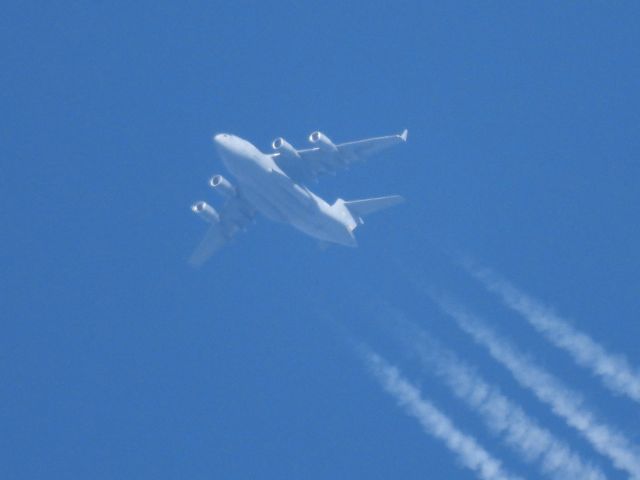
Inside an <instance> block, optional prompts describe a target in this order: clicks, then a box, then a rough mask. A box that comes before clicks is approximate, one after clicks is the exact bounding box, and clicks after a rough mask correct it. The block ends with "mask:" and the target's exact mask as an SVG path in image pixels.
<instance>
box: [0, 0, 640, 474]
mask: <svg viewBox="0 0 640 480" xmlns="http://www.w3.org/2000/svg"><path fill="white" fill-rule="evenodd" d="M639 24H640V7H639V6H638V4H637V3H636V2H616V3H615V5H613V4H611V5H610V4H608V3H604V2H600V3H596V2H585V3H583V4H575V3H571V4H569V3H567V4H562V5H561V4H559V3H558V2H548V3H539V2H531V3H529V4H526V3H521V2H518V3H513V2H489V3H486V2H485V3H483V4H478V3H477V2H455V3H454V2H450V3H447V4H445V3H444V2H443V3H439V4H428V3H426V2H387V3H383V2H347V3H346V4H345V2H331V1H329V2H322V3H318V2H224V3H223V2H215V1H214V2H198V1H187V2H164V1H154V2H133V3H131V2H108V3H105V2H102V3H98V2H87V3H84V2H63V3H62V4H56V3H54V2H31V3H26V2H11V3H8V4H5V5H4V6H3V15H2V19H1V20H0V28H1V29H0V36H1V38H0V40H1V44H2V46H1V47H0V48H1V49H2V52H3V53H2V67H1V69H0V86H1V87H2V88H1V89H0V102H1V103H0V105H1V112H2V115H0V132H1V139H0V161H1V166H2V168H1V170H0V201H1V203H0V220H1V225H2V230H1V233H0V254H1V258H2V262H1V265H2V270H1V272H0V273H1V279H0V314H1V323H0V325H1V328H2V330H1V332H0V383H1V385H0V431H1V432H2V433H1V434H0V465H2V466H1V467H0V468H1V470H2V471H1V473H0V475H1V476H2V478H7V479H31V478H64V479H67V478H68V479H75V478H95V479H101V478H105V479H107V478H154V479H158V478H167V479H169V478H197V479H200V478H202V479H204V478H380V479H382V478H416V479H417V478H427V477H428V478H443V479H444V478H447V479H449V478H461V479H466V478H473V475H472V474H471V473H469V472H468V471H466V470H463V469H460V468H459V467H458V466H457V465H456V461H455V460H454V458H453V457H452V456H451V455H450V454H449V453H447V451H446V450H445V449H444V447H443V446H442V445H441V444H440V443H439V442H438V441H436V440H434V439H432V438H431V437H428V436H425V435H424V434H423V432H422V431H421V430H420V427H419V426H418V425H417V423H416V422H415V421H414V420H413V419H411V418H409V417H407V416H405V415H404V414H403V413H402V412H401V410H400V409H398V408H397V407H396V406H395V405H394V401H393V400H392V399H391V398H389V397H388V396H387V395H386V394H385V393H384V392H383V391H382V390H381V389H380V388H379V386H378V385H376V383H375V381H372V379H371V378H370V376H368V375H367V373H366V370H365V369H364V368H363V366H362V365H361V363H360V362H359V360H358V359H357V357H356V356H355V355H354V354H353V349H352V347H351V344H350V343H349V340H348V339H351V338H353V339H356V340H366V341H368V342H370V343H371V344H372V345H373V346H374V347H375V348H377V349H379V350H380V352H381V353H383V354H385V355H388V356H389V359H390V360H391V361H393V362H398V363H399V364H400V365H401V366H402V368H403V371H406V373H407V375H408V377H409V378H410V379H411V380H413V381H416V382H417V383H418V384H419V385H420V386H421V387H422V389H423V392H424V394H425V396H428V397H429V398H430V399H431V400H433V402H434V403H435V404H436V405H437V406H439V407H440V408H441V409H442V410H443V411H444V412H445V413H446V414H447V415H449V416H450V417H451V418H452V419H453V421H454V422H455V423H456V425H458V426H459V427H460V428H462V429H463V430H465V431H467V432H469V433H471V434H473V435H474V436H476V437H477V438H478V440H479V441H481V442H482V443H483V444H484V445H485V446H486V447H487V449H488V450H489V451H491V452H492V454H494V455H495V456H496V457H499V458H501V459H502V460H504V462H505V465H506V466H507V467H508V468H509V469H510V470H512V471H514V472H517V473H520V474H522V475H523V476H527V477H529V478H537V476H538V473H537V470H535V469H533V468H532V467H531V466H528V465H526V464H524V463H522V462H521V461H520V460H519V459H518V457H516V456H514V455H513V454H512V453H511V452H509V451H508V450H506V449H504V448H503V447H502V446H501V445H500V444H499V443H498V442H497V441H496V440H495V439H494V438H493V437H491V436H490V435H489V434H487V432H486V431H485V429H484V428H483V427H482V425H481V423H480V422H479V421H478V419H477V417H476V416H475V415H473V414H472V413H471V412H469V411H467V410H466V409H465V407H464V406H462V405H461V404H459V403H457V402H456V401H454V400H452V399H451V397H450V395H449V394H448V392H447V391H446V390H445V389H444V387H442V386H441V385H439V383H438V382H437V381H436V380H434V379H432V378H430V377H429V376H425V375H424V374H423V373H420V372H419V371H418V370H417V369H416V368H415V366H412V365H411V363H410V362H407V361H406V359H403V356H402V355H401V354H397V353H396V354H394V353H393V351H392V350H391V349H390V348H387V347H386V346H384V342H383V340H384V333H381V332H380V331H379V330H376V326H375V321H374V318H375V316H376V311H377V307H376V306H377V305H379V304H380V302H382V303H388V304H390V305H393V306H395V307H397V308H400V309H402V310H403V311H404V312H406V314H407V315H408V316H409V318H411V319H413V320H415V321H417V322H420V323H422V324H423V325H428V326H429V327H430V328H431V330H432V331H435V332H436V333H437V334H438V335H439V337H440V338H441V339H443V341H445V342H447V344H448V345H449V347H450V348H453V349H454V350H456V351H457V352H458V353H459V354H461V355H463V356H465V358H467V359H468V360H470V361H471V362H473V363H474V364H476V366H477V367H478V369H479V370H480V371H482V373H483V375H485V376H486V377H487V378H488V379H490V380H491V381H494V382H496V383H498V384H500V385H501V386H502V387H503V389H504V391H505V392H506V393H508V394H509V396H511V397H513V398H514V399H516V400H517V401H518V402H520V403H521V404H522V405H523V406H524V407H525V408H526V409H527V411H529V412H530V413H532V414H533V415H534V416H536V418H538V419H540V420H541V422H543V423H544V424H545V425H546V426H548V427H549V428H551V429H552V430H553V431H554V432H556V433H557V434H558V435H559V436H561V437H562V438H564V439H565V440H567V441H568V442H570V443H571V444H572V445H573V446H574V448H576V450H578V451H579V452H580V453H582V454H583V455H584V456H585V457H586V458H589V459H592V460H593V461H594V462H596V463H597V464H598V465H600V466H601V467H602V469H603V470H604V471H605V472H606V473H608V474H610V475H611V478H624V476H623V475H621V474H620V473H619V472H616V471H614V470H612V469H611V468H610V466H609V464H608V462H607V461H606V460H604V459H602V458H601V457H599V456H598V455H597V454H596V453H594V452H593V451H592V450H591V449H590V447H589V446H588V445H587V444H586V443H585V442H584V441H583V440H582V439H580V438H579V437H577V436H576V435H575V433H574V432H572V431H570V430H569V429H568V428H566V427H565V426H564V425H563V424H562V423H561V422H560V421H558V420H557V419H555V418H554V417H552V416H551V414H549V413H548V411H547V410H546V408H545V407H543V406H542V405H540V404H539V403H537V402H536V400H535V399H534V398H532V397H531V395H530V394H529V393H527V392H525V391H523V390H521V389H519V387H517V385H515V383H514V382H513V381H512V380H511V379H510V377H509V376H508V375H507V373H506V372H505V371H503V370H502V369H501V368H500V367H499V366H497V365H496V364H495V363H494V362H492V361H491V359H490V358H489V357H488V356H486V355H485V354H484V353H483V352H482V351H481V350H479V349H478V348H477V347H474V346H473V344H472V343H471V342H470V341H469V340H468V339H466V338H465V337H464V336H463V335H462V334H461V333H459V332H457V331H456V330H455V328H454V327H453V325H452V324H451V323H450V322H449V321H447V320H446V319H444V318H443V317H442V316H441V315H440V314H438V313H437V311H436V309H435V308H434V307H433V305H431V304H430V303H429V301H428V300H427V299H426V297H425V296H424V295H423V294H422V293H421V292H420V290H419V288H417V284H418V283H419V282H426V283H429V284H432V285H435V286H437V287H440V288H443V289H445V290H447V291H450V292H452V293H453V294H456V295H457V296H458V298H460V299H462V300H463V301H464V302H465V303H466V304H468V305H469V306H470V307H472V308H474V309H475V310H476V311H478V312H480V313H484V314H485V315H486V316H487V318H490V319H492V320H493V321H495V322H497V324H498V328H500V329H501V331H503V332H506V333H508V334H509V335H510V336H511V337H512V338H513V339H514V340H515V341H516V342H518V344H519V345H521V346H522V348H524V349H526V350H527V351H530V352H531V353H532V354H533V355H535V356H536V357H537V358H540V359H542V360H543V361H544V364H545V365H546V366H547V367H549V368H550V369H551V370H552V371H554V372H556V373H557V374H558V375H560V376H561V377H562V378H564V379H565V380H566V381H567V382H569V383H570V384H571V385H572V386H573V387H574V388H577V389H580V390H581V391H582V392H583V393H584V395H585V396H586V397H587V398H588V399H589V400H590V402H591V403H592V404H593V405H596V407H597V408H598V410H599V411H600V413H601V414H602V415H603V417H605V418H607V419H608V420H610V421H611V423H612V424H614V425H617V426H620V427H621V428H624V429H625V430H626V431H627V432H629V434H630V435H631V437H632V438H634V439H635V440H636V441H637V442H640V437H639V436H638V434H637V432H638V431H640V419H639V417H638V406H637V405H635V406H634V405H632V404H630V403H629V402H627V401H625V400H624V399H619V398H615V397H613V396H612V395H610V394H609V393H608V392H607V391H605V390H604V389H603V388H601V386H600V385H599V384H598V383H597V382H596V381H595V380H593V378H591V377H590V376H589V374H588V373H586V372H584V371H582V370H580V369H578V368H576V367H575V366H574V365H573V364H572V363H571V361H570V360H569V358H568V356H567V355H566V354H564V353H562V352H558V351H557V350H555V349H553V348H551V347H550V346H548V345H547V344H546V343H545V342H544V341H543V340H541V339H540V338H539V337H538V336H537V335H535V334H534V333H533V332H532V331H531V330H530V329H529V328H528V327H527V326H526V325H525V324H524V322H521V321H518V320H516V317H514V316H513V315H511V314H510V313H509V312H507V311H506V310H504V309H503V308H501V307H500V306H499V304H498V302H497V301H496V299H494V298H492V297H491V296H490V295H488V294H486V293H485V292H484V291H483V290H482V288H481V287H480V286H479V285H478V284H476V283H474V282H473V281H471V280H469V278H467V277H466V276H465V274H464V273H462V272H461V271H460V270H459V269H457V268H456V267H455V266H454V264H453V262H452V260H451V256H450V254H451V253H452V252H453V253H455V252H463V253H469V254H472V255H473V256H474V257H475V258H477V259H479V260H481V261H483V262H484V263H486V264H488V265H490V266H492V267H493V268H495V269H496V270H497V271H499V272H502V273H503V274H505V275H506V276H507V277H508V278H510V279H512V280H513V281H514V282H515V283H516V284H518V285H519V286H521V287H522V288H523V289H524V290H525V291H527V292H529V293H531V294H533V295H535V296H537V297H539V298H540V299H542V300H544V301H545V302H546V303H548V304H550V305H552V306H554V307H555V308H556V309H557V310H559V311H560V312H562V313H564V314H566V315H567V316H569V317H570V318H572V319H573V321H574V322H575V324H576V325H579V327H580V328H581V329H583V330H584V331H586V332H588V333H589V334H590V335H592V336H593V337H594V338H596V339H598V340H599V341H600V342H602V343H603V344H604V345H606V346H607V347H608V348H609V349H610V350H611V351H614V352H619V353H623V354H625V355H626V356H627V357H628V358H629V359H630V361H631V363H633V364H634V365H638V364H640V351H639V350H638V337H639V334H640V327H639V326H638V320H639V319H640V316H639V315H640V295H639V294H640V280H639V279H638V272H640V255H639V254H638V245H639V244H640V230H639V228H638V213H639V206H640V194H639V193H638V183H639V181H640V167H639V161H638V158H639V154H640V148H639V147H640V140H639V139H640V113H639V112H640V94H639V93H638V92H639V87H640V82H639V78H640V29H639V28H638V25H639ZM405 127H407V128H409V131H410V134H409V142H408V143H407V144H406V145H405V146H403V147H398V148H396V149H394V150H393V151H390V152H389V153H388V154H385V155H383V156H381V157H380V158H376V159H375V160H373V161H371V162H369V163H368V164H367V165H366V166H359V167H358V168H354V169H352V170H351V171H350V172H344V173H342V174H340V175H339V176H338V177H335V178H333V177H329V178H325V179H323V181H322V182H321V183H320V184H318V185H316V186H314V188H315V190H316V191H317V192H318V193H320V194H321V195H323V196H324V197H325V198H327V200H329V201H333V200H334V199H335V198H336V197H338V196H342V197H344V198H360V197H366V196H375V195H381V194H390V193H399V194H402V195H404V196H405V197H406V198H407V200H408V202H407V203H406V204H405V205H403V206H402V207H398V208H396V209H395V210H394V211H393V212H391V211H389V212H385V213H381V214H379V215H378V216H376V217H372V218H371V219H370V220H369V221H368V222H367V224H366V225H365V226H364V227H362V229H360V230H359V231H358V238H359V241H360V248H359V249H357V250H351V249H345V248H333V249H329V250H327V251H321V250H319V249H318V247H317V246H316V245H315V243H314V242H313V241H312V240H311V239H308V238H306V237H304V236H303V235H301V234H299V233H297V232H295V231H293V230H292V229H290V228H288V227H286V226H282V225H277V224H272V223H269V222H267V221H264V220H260V221H258V222H257V224H256V225H255V226H254V228H252V230H251V231H250V232H249V233H247V234H246V235H243V236H241V237H239V238H238V239H237V241H236V242H234V244H233V245H231V246H230V247H229V248H227V249H226V250H224V251H223V252H222V253H221V254H220V255H219V256H217V257H216V258H215V259H213V260H212V261H211V262H210V263H208V264H207V265H206V267H205V268H203V269H201V270H193V269H190V268H189V267H188V266H187V264H186V258H187V257H188V255H189V254H190V252H191V250H192V248H193V247H194V246H195V245H196V243H197V242H198V241H199V239H200V237H201V235H202V234H203V232H204V230H205V226H204V225H203V224H202V223H201V222H200V221H199V220H198V219H197V218H194V216H193V215H192V214H191V212H190V211H189V205H190V204H191V203H192V202H193V201H195V200H199V199H207V200H209V201H210V202H211V203H215V202H216V201H217V199H215V198H214V193H212V192H210V191H209V190H208V189H207V186H206V181H207V179H208V178H209V176H210V175H212V174H214V173H225V172H224V171H223V170H222V166H221V164H220V163H219V162H218V159H217V158H216V156H215V151H214V148H213V146H212V144H211V141H210V138H211V135H212V134H213V133H214V132H222V131H226V132H231V133H235V134H238V135H240V136H243V137H245V138H247V139H249V140H251V141H253V142H254V143H255V144H256V145H257V146H258V147H259V148H261V149H265V150H266V149H268V148H269V144H270V142H271V140H272V139H273V138H275V137H277V136H280V135H283V136H284V137H286V138H287V139H288V140H289V141H290V142H291V143H293V144H294V145H297V146H304V145H305V139H306V135H308V133H309V132H310V131H312V130H315V129H321V130H322V131H324V132H326V133H327V134H328V135H329V136H330V137H332V138H333V139H334V140H335V141H337V142H340V141H346V140H352V139H356V138H360V137H366V136H372V135H382V134H390V133H395V132H399V131H401V130H402V129H403V128H405ZM403 362H404V363H403Z"/></svg>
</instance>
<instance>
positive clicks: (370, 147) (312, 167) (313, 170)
mask: <svg viewBox="0 0 640 480" xmlns="http://www.w3.org/2000/svg"><path fill="white" fill-rule="evenodd" d="M407 134H408V131H407V130H404V131H403V132H402V133H400V134H398V135H387V136H384V137H374V138H367V139H365V140H356V141H353V142H346V143H341V144H337V145H333V143H331V141H330V140H329V139H328V138H327V137H326V136H325V135H323V134H322V133H320V132H314V133H312V134H311V136H310V137H309V139H310V140H311V141H312V142H314V138H316V139H317V140H315V141H316V142H317V143H318V146H316V147H313V148H307V149H302V150H295V152H290V153H288V152H277V153H274V154H273V159H274V160H275V161H276V163H277V164H278V166H279V167H280V168H281V169H282V170H284V171H285V172H286V173H287V175H289V176H290V177H292V178H293V179H295V180H297V181H301V182H305V181H309V180H315V179H316V178H317V177H318V176H319V175H322V174H327V173H328V174H335V173H336V172H337V171H338V170H340V169H343V168H347V167H348V166H349V165H351V164H353V163H356V162H359V161H362V160H365V159H366V158H368V157H370V156H372V155H375V154H377V153H379V152H381V151H383V150H386V149H387V148H389V147H392V146H393V145H397V144H399V143H404V142H406V140H407ZM314 136H315V137H314ZM276 141H277V140H276ZM323 141H325V142H326V141H328V143H323ZM274 143H275V142H274ZM287 153H288V154H287Z"/></svg>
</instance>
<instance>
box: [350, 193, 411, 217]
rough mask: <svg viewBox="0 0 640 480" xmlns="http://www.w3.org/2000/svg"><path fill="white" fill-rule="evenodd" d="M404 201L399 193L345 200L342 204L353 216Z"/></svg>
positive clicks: (362, 215) (369, 212)
mask: <svg viewBox="0 0 640 480" xmlns="http://www.w3.org/2000/svg"><path fill="white" fill-rule="evenodd" d="M402 202H404V198H402V197H401V196H400V195H390V196H388V197H378V198H366V199H364V200H352V201H350V202H347V201H345V202H344V206H345V207H347V208H348V209H349V211H350V212H351V214H352V215H353V216H354V217H364V216H367V215H369V214H371V213H374V212H377V211H378V210H382V209H385V208H389V207H393V206H394V205H398V204H400V203H402Z"/></svg>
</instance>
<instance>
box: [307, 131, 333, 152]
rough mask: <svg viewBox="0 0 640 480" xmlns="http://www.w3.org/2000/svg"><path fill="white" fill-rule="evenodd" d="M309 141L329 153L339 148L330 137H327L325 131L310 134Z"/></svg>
mask: <svg viewBox="0 0 640 480" xmlns="http://www.w3.org/2000/svg"><path fill="white" fill-rule="evenodd" d="M309 141H310V142H311V143H312V144H314V145H317V146H318V148H320V150H322V151H324V152H328V153H336V152H337V151H338V148H337V147H336V146H335V145H334V144H333V142H332V141H331V140H329V137H327V136H326V135H325V134H324V133H322V132H318V131H315V132H313V133H312V134H311V135H309Z"/></svg>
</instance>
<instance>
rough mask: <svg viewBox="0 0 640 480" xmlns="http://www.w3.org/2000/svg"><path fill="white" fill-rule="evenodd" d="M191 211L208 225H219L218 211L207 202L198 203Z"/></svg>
mask: <svg viewBox="0 0 640 480" xmlns="http://www.w3.org/2000/svg"><path fill="white" fill-rule="evenodd" d="M191 210H192V211H193V212H194V213H195V214H196V215H198V216H199V217H200V218H201V219H202V220H204V221H205V222H207V223H218V222H219V221H220V215H218V212H216V209H215V208H213V207H212V206H211V205H209V204H208V203H207V202H196V203H194V204H193V205H192V206H191Z"/></svg>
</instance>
